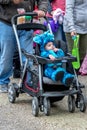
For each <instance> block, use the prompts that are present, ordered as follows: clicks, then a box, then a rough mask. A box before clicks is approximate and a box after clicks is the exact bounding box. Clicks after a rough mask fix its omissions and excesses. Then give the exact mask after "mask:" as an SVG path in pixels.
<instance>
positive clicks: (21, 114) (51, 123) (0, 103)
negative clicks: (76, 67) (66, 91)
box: [0, 76, 87, 130]
mask: <svg viewBox="0 0 87 130" xmlns="http://www.w3.org/2000/svg"><path fill="white" fill-rule="evenodd" d="M17 80H18V79H15V80H12V82H14V81H15V82H17ZM79 81H80V82H81V83H83V84H84V85H85V86H86V87H85V90H84V92H83V93H84V94H85V96H86V92H87V76H79ZM31 102H32V97H30V96H29V95H27V94H25V93H23V94H20V95H19V97H18V98H17V99H16V101H15V103H14V104H11V103H10V102H9V100H8V94H0V130H44V129H45V130H87V111H86V112H85V113H83V112H80V110H79V109H77V108H76V110H75V112H74V113H70V112H69V111H68V103H67V96H66V97H64V99H63V100H61V101H59V102H56V103H54V105H53V107H51V114H50V116H46V115H45V114H44V113H42V112H39V116H38V117H34V116H33V115H32V108H31Z"/></svg>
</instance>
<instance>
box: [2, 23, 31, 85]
mask: <svg viewBox="0 0 87 130" xmlns="http://www.w3.org/2000/svg"><path fill="white" fill-rule="evenodd" d="M32 34H33V31H32V30H31V31H25V30H23V31H18V36H19V40H20V44H21V47H22V48H24V49H25V50H26V51H27V52H30V53H31V54H32V52H33V45H32V44H33V35H32ZM15 47H16V39H15V35H14V32H13V29H12V27H11V26H9V25H7V24H5V23H3V22H0V85H2V84H8V83H9V82H10V79H9V77H10V76H11V75H12V68H13V55H14V50H15ZM24 61H25V58H23V62H24Z"/></svg>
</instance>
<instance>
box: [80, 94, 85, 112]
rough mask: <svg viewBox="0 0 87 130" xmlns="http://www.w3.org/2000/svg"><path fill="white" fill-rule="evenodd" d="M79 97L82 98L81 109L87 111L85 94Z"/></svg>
mask: <svg viewBox="0 0 87 130" xmlns="http://www.w3.org/2000/svg"><path fill="white" fill-rule="evenodd" d="M79 98H80V101H79V105H80V107H79V108H80V111H81V112H85V111H86V102H85V99H84V96H83V95H82V94H80V96H79Z"/></svg>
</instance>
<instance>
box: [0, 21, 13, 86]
mask: <svg viewBox="0 0 87 130" xmlns="http://www.w3.org/2000/svg"><path fill="white" fill-rule="evenodd" d="M14 47H15V38H14V33H13V30H12V27H11V26H8V25H6V24H4V23H3V22H0V85H3V84H8V83H9V82H10V80H9V77H10V76H11V74H12V67H13V54H14Z"/></svg>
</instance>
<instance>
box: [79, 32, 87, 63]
mask: <svg viewBox="0 0 87 130" xmlns="http://www.w3.org/2000/svg"><path fill="white" fill-rule="evenodd" d="M79 53H80V60H81V61H82V60H83V59H84V57H85V55H86V54H87V34H80V39H79Z"/></svg>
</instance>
